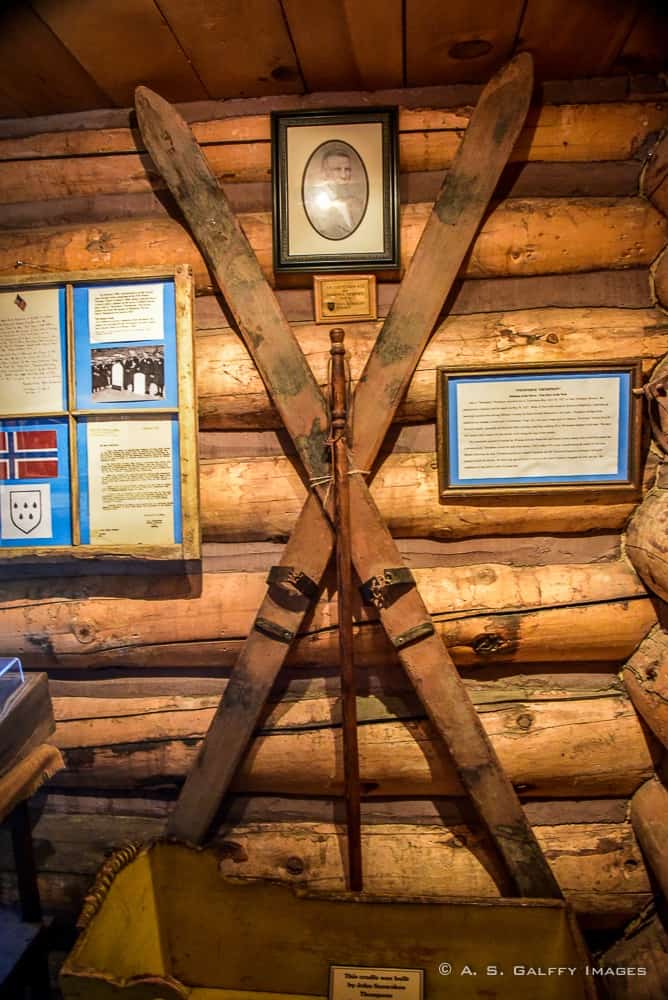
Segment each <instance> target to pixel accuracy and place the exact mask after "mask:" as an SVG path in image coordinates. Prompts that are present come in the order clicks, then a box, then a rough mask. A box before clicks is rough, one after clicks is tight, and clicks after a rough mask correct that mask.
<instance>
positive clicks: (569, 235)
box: [0, 198, 668, 294]
mask: <svg viewBox="0 0 668 1000" xmlns="http://www.w3.org/2000/svg"><path fill="white" fill-rule="evenodd" d="M430 211H431V205H424V204H414V205H407V206H404V208H403V209H402V223H401V241H402V267H404V268H405V267H406V266H407V265H408V263H409V261H410V260H411V258H412V256H413V253H414V252H415V247H416V245H417V242H418V240H419V238H420V236H421V234H422V231H423V229H424V226H425V223H426V221H427V217H428V214H429V212H430ZM239 222H240V224H241V226H242V229H243V230H244V232H245V234H246V236H247V237H248V239H249V242H250V244H251V246H252V248H253V250H254V251H255V254H256V255H257V257H258V260H259V262H260V266H261V267H262V270H263V271H264V273H265V275H266V276H267V277H269V278H271V277H272V255H271V220H270V217H269V215H268V214H266V213H250V214H242V215H240V216H239ZM667 239H668V219H666V218H665V217H664V216H663V215H662V214H661V213H660V212H658V211H657V210H656V209H655V208H654V207H653V206H652V205H650V204H649V203H648V202H645V201H643V200H642V199H640V198H621V199H605V198H587V199H570V198H556V199H550V198H534V199H512V200H508V201H505V202H502V203H500V204H499V205H498V206H497V207H496V208H495V209H494V210H493V211H492V212H491V214H490V215H489V216H488V217H487V220H486V222H485V224H484V225H483V227H482V229H481V231H480V233H479V235H478V237H477V239H476V241H475V243H474V245H473V248H472V251H471V253H470V254H469V257H468V260H467V262H466V263H465V265H464V267H463V269H462V274H463V275H465V276H467V277H475V278H485V277H504V276H527V275H538V274H569V273H575V272H582V271H592V270H607V269H612V270H616V269H620V268H621V269H625V268H630V267H643V266H646V265H649V264H650V263H651V262H652V261H653V260H654V259H655V257H656V256H657V254H658V253H659V252H660V251H661V250H662V249H663V247H664V246H665V243H666V240H667ZM166 258H169V259H171V260H173V261H178V262H180V263H182V264H188V265H191V266H192V268H193V273H194V279H195V286H196V289H197V291H198V293H200V294H201V293H202V292H210V291H212V290H213V282H212V280H211V277H210V275H209V273H208V271H207V270H206V267H205V265H204V262H203V260H202V257H201V255H200V254H199V252H198V251H197V250H196V248H195V246H194V244H193V242H192V239H191V238H190V236H189V235H188V234H187V232H186V230H185V229H184V228H183V226H182V225H180V224H179V223H178V222H175V221H173V220H171V219H133V220H110V221H108V222H105V223H100V224H98V225H90V226H86V225H72V226H53V227H46V228H34V229H23V230H10V231H0V274H3V275H11V276H12V277H14V278H16V280H17V281H20V268H19V269H18V270H17V261H23V262H24V264H25V266H26V268H27V269H28V270H30V267H29V265H36V264H37V265H39V267H44V268H47V269H48V270H50V271H66V270H75V271H78V270H90V271H92V272H94V271H95V270H96V269H99V268H107V269H108V268H122V267H135V268H136V267H142V266H148V265H157V264H162V263H163V262H164V260H165V259H166ZM306 283H307V284H308V281H306Z"/></svg>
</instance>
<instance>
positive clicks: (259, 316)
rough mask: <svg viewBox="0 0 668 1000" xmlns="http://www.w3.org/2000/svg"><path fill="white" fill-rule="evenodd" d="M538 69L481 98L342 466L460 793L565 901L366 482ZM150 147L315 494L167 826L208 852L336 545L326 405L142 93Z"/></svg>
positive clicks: (237, 239) (519, 69)
mask: <svg viewBox="0 0 668 1000" xmlns="http://www.w3.org/2000/svg"><path fill="white" fill-rule="evenodd" d="M531 86H532V62H531V57H530V56H529V55H527V54H526V53H525V54H521V55H519V56H517V57H515V59H513V60H512V61H511V62H510V63H509V64H508V65H507V66H506V67H505V68H504V69H503V70H502V71H501V72H500V73H498V74H497V75H496V76H495V77H494V78H493V79H492V80H491V81H490V82H489V84H488V85H487V86H486V88H485V89H484V91H483V93H482V95H481V97H480V100H479V102H478V106H477V108H476V110H475V112H474V114H473V116H472V119H471V122H470V124H469V126H468V128H467V130H466V133H465V135H464V138H463V140H462V143H461V145H460V148H459V151H458V154H457V157H456V159H455V162H454V163H453V166H452V169H451V170H450V171H449V173H448V175H447V177H446V180H445V182H444V185H443V188H442V190H441V192H440V194H439V196H438V198H437V200H436V203H435V205H434V208H433V210H432V213H431V215H430V217H429V220H428V222H427V225H426V227H425V230H424V233H423V235H422V237H421V239H420V242H419V244H418V246H417V249H416V251H415V254H414V257H413V260H412V261H411V264H410V266H409V268H408V270H407V272H406V275H405V277H404V279H403V281H402V283H401V285H400V288H399V291H398V294H397V296H396V299H395V301H394V303H393V305H392V308H391V310H390V313H389V315H388V317H387V319H386V321H385V323H384V325H383V328H382V330H381V332H380V334H379V336H378V339H377V341H376V343H375V346H374V348H373V350H372V352H371V354H370V356H369V359H368V361H367V364H366V366H365V368H364V372H363V373H362V376H361V379H360V382H359V384H358V387H357V390H356V393H355V397H354V402H353V412H354V427H353V443H352V454H351V456H350V468H351V469H352V470H357V472H355V473H354V474H353V475H351V477H350V504H351V515H352V524H353V561H354V564H355V570H356V573H357V575H358V577H359V579H360V581H362V582H363V586H362V592H363V595H365V596H366V598H367V600H368V601H369V602H370V603H374V604H375V605H376V607H377V608H378V611H379V615H380V620H381V622H382V625H383V628H384V629H385V631H386V633H387V635H388V636H389V638H390V640H391V642H392V644H393V645H394V647H395V649H396V650H397V653H398V655H399V658H400V660H401V663H402V665H403V667H404V669H405V670H406V672H407V674H408V676H409V677H410V679H411V681H412V683H413V685H414V687H415V690H416V692H417V694H418V696H419V697H420V699H421V701H422V703H423V705H424V707H425V710H426V712H427V714H428V716H429V718H430V720H431V722H432V724H433V726H434V728H435V729H436V731H437V733H438V734H439V736H440V738H441V739H442V741H443V743H444V744H445V747H446V749H447V751H448V754H449V756H450V757H451V759H452V761H453V763H454V766H455V768H456V771H457V774H458V776H459V779H460V781H461V784H462V786H463V788H464V790H465V791H466V793H467V794H468V795H469V796H470V798H471V800H472V801H473V803H474V805H475V807H476V809H477V812H478V814H479V816H480V818H481V819H482V821H483V823H484V825H485V826H486V827H487V829H488V831H489V833H490V835H491V837H492V839H493V841H494V843H495V845H496V847H497V849H498V852H499V854H500V857H501V860H502V862H503V864H504V867H505V871H506V874H507V876H508V879H509V891H510V892H511V893H512V894H519V895H522V896H530V897H560V896H561V892H560V890H559V887H558V885H557V883H556V880H555V879H554V876H553V875H552V872H551V870H550V868H549V866H548V864H547V862H546V860H545V858H544V857H543V854H542V852H541V850H540V847H539V845H538V843H537V841H536V839H535V836H534V834H533V831H532V830H531V827H530V825H529V824H528V822H527V820H526V817H525V815H524V812H523V811H522V808H521V805H520V803H519V800H518V798H517V795H516V793H515V791H514V789H513V786H512V784H511V783H510V781H509V779H508V777H507V776H506V774H505V773H504V771H503V769H502V768H501V766H500V763H499V761H498V758H497V756H496V753H495V751H494V749H493V747H492V745H491V742H490V741H489V738H488V737H487V735H486V733H485V731H484V729H483V727H482V724H481V722H480V719H479V717H478V715H477V713H476V711H475V708H474V707H473V705H472V703H471V701H470V699H469V697H468V694H467V692H466V689H465V688H464V685H463V683H462V681H461V678H460V677H459V674H458V672H457V669H456V667H455V665H454V663H453V662H452V659H451V658H450V656H449V653H448V651H447V649H446V647H445V645H444V643H443V641H442V640H441V638H440V636H438V635H437V634H436V632H435V630H434V626H433V624H432V621H431V618H430V615H429V613H428V611H427V609H426V607H425V605H424V602H423V601H422V598H421V597H420V594H419V592H418V590H417V588H416V586H415V581H414V579H413V577H412V574H411V572H410V570H409V569H407V568H406V567H405V566H404V565H403V561H402V558H401V555H400V553H399V551H398V549H397V546H396V544H395V542H394V540H393V539H392V537H391V535H390V533H389V531H388V529H387V527H386V525H385V523H384V522H383V520H382V518H381V516H380V514H379V512H378V510H377V508H376V505H375V503H374V501H373V499H372V497H371V495H370V493H369V490H368V488H367V485H366V482H365V479H364V476H365V473H366V471H368V470H369V469H370V468H371V466H372V464H373V462H374V461H375V459H376V456H377V454H378V451H379V449H380V446H381V443H382V441H383V438H384V437H385V434H386V432H387V430H388V428H389V426H390V424H391V422H392V419H393V417H394V415H395V412H396V409H397V407H398V405H399V403H400V401H401V398H402V396H403V394H404V392H405V389H406V387H407V385H408V383H409V381H410V379H411V377H412V375H413V372H414V370H415V367H416V366H417V363H418V361H419V359H420V356H421V354H422V351H423V350H424V347H425V345H426V343H427V341H428V338H429V336H430V334H431V331H432V329H433V327H434V325H435V323H436V320H437V318H438V315H439V313H440V310H441V309H442V306H443V303H444V301H445V299H446V298H447V295H448V293H449V291H450V289H451V287H452V285H453V283H454V280H455V278H456V276H457V273H458V271H459V268H460V266H461V263H462V260H463V258H464V256H465V254H466V252H467V250H468V248H469V246H470V245H471V243H472V241H473V238H474V236H475V233H476V231H477V229H478V227H479V225H480V222H481V220H482V217H483V215H484V212H485V210H486V209H487V206H488V204H489V201H490V198H491V196H492V193H493V191H494V188H495V186H496V183H497V181H498V178H499V175H500V173H501V171H502V169H503V167H504V166H505V164H506V162H507V160H508V157H509V155H510V152H511V150H512V147H513V145H514V143H515V140H516V138H517V135H518V134H519V131H520V129H521V127H522V124H523V122H524V118H525V116H526V112H527V110H528V105H529V100H530V95H531ZM136 106H137V116H138V120H139V125H140V129H141V133H142V136H143V138H144V141H145V144H146V147H147V149H148V151H149V152H150V154H151V156H152V158H153V160H154V162H155V164H156V166H157V167H158V169H159V170H160V171H161V173H162V175H163V177H164V179H165V181H166V183H167V185H168V187H169V188H170V190H171V191H172V194H173V195H174V197H175V198H176V200H177V201H178V203H179V205H180V207H181V209H182V211H183V213H184V215H185V217H186V219H187V221H188V222H189V224H190V227H191V229H192V232H193V234H194V236H195V239H196V240H197V243H198V245H199V248H200V250H201V252H202V254H203V256H204V257H205V259H206V261H207V263H208V264H209V267H210V269H211V271H212V273H213V274H214V276H215V278H216V280H217V283H218V285H219V287H220V289H221V291H222V293H223V295H224V297H225V300H226V302H227V304H228V306H229V308H230V309H231V311H232V313H233V315H234V318H235V320H236V322H237V325H238V327H239V331H240V333H241V335H242V337H243V339H244V342H245V344H246V346H247V348H248V350H249V352H250V354H251V356H252V357H253V359H254V361H255V363H256V365H257V367H258V369H259V371H260V374H261V375H262V378H263V380H264V382H265V384H266V386H267V388H268V391H269V392H270V394H271V396H272V398H273V401H274V404H275V405H276V407H277V409H278V411H279V413H280V415H281V418H282V420H283V422H284V424H285V426H286V428H287V430H288V432H289V434H290V436H291V438H292V440H293V442H294V445H295V447H296V449H297V453H298V455H299V456H300V458H301V461H302V464H303V466H304V469H305V472H306V475H307V477H308V479H309V481H310V483H311V486H312V492H311V494H310V495H309V497H308V499H307V501H306V503H305V505H304V507H303V509H302V512H301V514H300V516H299V519H298V522H297V525H296V527H295V529H294V531H293V533H292V536H291V537H290V539H289V541H288V544H287V546H286V548H285V551H284V554H283V557H282V559H281V562H280V564H279V565H278V566H275V567H272V569H271V571H270V573H269V577H268V580H267V582H268V584H269V587H268V590H267V593H266V595H265V598H264V600H263V602H262V605H261V607H260V609H259V612H258V615H257V617H256V619H255V622H254V624H253V628H252V629H251V631H250V634H249V636H248V638H247V640H246V642H245V644H244V647H243V649H242V651H241V653H240V655H239V657H238V659H237V662H236V663H235V666H234V669H233V672H232V675H231V677H230V680H229V682H228V685H227V687H226V689H225V692H224V695H223V697H222V699H221V702H220V704H219V706H218V709H217V711H216V714H215V716H214V719H213V721H212V723H211V726H210V728H209V732H208V734H207V736H206V738H205V740H204V742H203V744H202V747H201V749H200V752H199V755H198V757H197V760H196V762H195V764H194V765H193V767H192V770H191V772H190V774H189V775H188V778H187V780H186V783H185V785H184V787H183V789H182V792H181V796H180V798H179V801H178V803H177V805H176V807H175V809H174V811H173V813H172V815H171V817H170V821H169V824H168V828H167V833H168V835H169V836H173V837H178V838H181V839H185V840H189V841H192V842H195V843H198V842H201V841H202V840H203V839H204V837H205V836H206V833H207V832H208V829H209V827H210V825H211V823H212V821H213V819H214V816H215V814H216V812H217V810H218V807H219V805H220V802H221V801H222V799H223V797H224V795H225V794H226V792H227V790H228V788H229V786H230V783H231V781H232V778H233V776H234V773H235V771H236V769H237V767H238V765H239V763H240V761H241V758H242V756H243V754H244V752H245V749H246V747H247V745H248V743H249V741H250V739H251V738H252V735H253V732H254V730H255V728H256V726H257V723H258V721H259V718H260V714H261V712H262V709H263V707H264V705H265V703H266V700H267V698H268V696H269V692H270V690H271V688H272V685H273V683H274V680H275V679H276V676H277V674H278V672H279V670H280V668H281V666H282V665H283V663H284V661H285V658H286V656H287V654H288V652H289V649H290V645H291V643H292V642H293V641H294V639H295V637H296V635H297V633H298V631H299V628H300V626H301V624H302V622H303V620H304V617H305V615H306V613H307V611H308V610H309V608H310V607H311V606H312V604H313V602H314V601H315V600H317V597H318V594H319V586H320V582H321V580H322V577H323V575H324V573H325V569H326V567H327V564H328V562H329V559H330V556H331V554H332V550H333V547H334V536H333V531H332V526H331V521H330V517H331V507H332V505H331V502H330V499H329V490H328V488H327V483H328V481H329V480H330V477H331V469H330V466H329V462H328V454H327V447H326V440H327V436H328V428H329V411H328V406H327V403H326V401H325V399H324V397H323V395H322V392H321V390H320V387H319V386H318V384H317V382H316V380H315V378H314V376H313V373H312V371H311V369H310V367H309V365H308V363H307V361H306V359H305V358H304V355H303V354H302V351H301V348H300V347H299V345H298V343H297V340H296V338H295V337H294V334H293V332H292V330H291V329H290V326H289V325H288V323H287V321H286V319H285V317H284V316H283V313H282V311H281V309H280V306H279V304H278V302H277V300H276V298H275V296H274V294H273V292H272V290H271V288H270V287H269V285H268V283H267V282H266V280H265V278H264V276H263V275H262V272H261V270H260V267H259V264H258V262H257V259H256V257H255V255H254V253H253V251H252V249H251V247H250V245H249V244H248V242H247V240H246V237H245V236H244V234H243V232H242V231H241V228H240V226H239V224H238V222H237V220H236V218H235V216H234V213H233V212H232V211H231V209H230V207H229V205H228V203H227V199H226V198H225V195H224V193H223V191H222V190H221V188H220V187H219V185H218V183H217V181H216V178H215V177H214V175H213V174H212V172H211V170H210V168H209V166H208V164H207V162H206V160H205V159H204V157H203V155H202V153H201V150H200V148H199V146H198V144H197V142H196V141H195V139H194V138H193V136H192V134H191V132H190V130H189V128H188V126H187V125H186V124H185V122H184V121H183V120H182V119H181V118H180V116H179V115H178V114H177V113H176V112H175V111H174V109H173V108H172V107H171V106H170V105H169V104H168V103H167V102H166V101H164V100H163V99H162V98H160V97H158V96H157V95H156V94H153V93H152V92H151V91H149V90H147V89H146V88H144V87H140V88H138V90H137V93H136Z"/></svg>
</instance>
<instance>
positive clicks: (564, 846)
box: [0, 812, 651, 928]
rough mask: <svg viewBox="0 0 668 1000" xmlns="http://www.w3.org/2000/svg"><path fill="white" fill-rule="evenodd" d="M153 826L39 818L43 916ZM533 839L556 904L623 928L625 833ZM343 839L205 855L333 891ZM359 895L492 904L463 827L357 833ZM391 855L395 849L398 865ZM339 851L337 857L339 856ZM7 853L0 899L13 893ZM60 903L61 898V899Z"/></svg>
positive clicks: (266, 831) (480, 842) (156, 827)
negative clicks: (557, 888) (107, 856)
mask: <svg viewBox="0 0 668 1000" xmlns="http://www.w3.org/2000/svg"><path fill="white" fill-rule="evenodd" d="M163 830H164V822H163V820H161V819H149V818H146V817H142V818H138V817H133V816H116V817H114V821H113V823H110V822H109V819H108V817H106V816H91V815H82V816H78V815H74V816H63V815H58V814H52V813H49V812H45V813H43V814H42V816H41V817H40V818H39V820H38V821H37V823H36V825H35V829H34V833H33V837H34V840H35V843H36V848H37V857H38V863H39V864H40V866H41V875H40V879H41V888H42V891H43V893H44V897H45V899H46V902H47V905H49V907H50V908H55V909H60V910H65V911H66V912H69V913H74V912H75V911H76V910H77V909H78V907H79V905H80V903H81V895H80V893H82V891H83V890H84V889H85V887H86V886H87V885H89V884H90V880H91V877H92V875H93V873H94V872H95V870H96V869H97V867H98V865H99V864H100V862H101V861H102V859H103V855H104V853H105V852H109V851H111V850H113V849H114V848H115V847H118V846H121V844H122V843H123V842H127V841H128V840H140V841H144V840H147V839H151V838H152V837H156V836H160V835H161V834H162V832H163ZM535 832H536V836H537V838H538V841H539V843H540V846H541V847H542V849H543V851H544V852H545V853H546V856H547V857H548V858H549V861H550V864H551V866H552V868H553V870H554V873H555V876H556V878H557V880H558V882H559V884H560V885H561V887H562V889H563V890H564V895H565V896H566V899H567V900H568V901H569V902H570V903H571V904H572V905H573V907H574V909H575V911H576V912H577V913H578V914H579V915H580V917H581V918H584V921H585V923H586V924H587V925H589V926H593V927H599V928H602V927H616V926H619V925H620V924H623V923H625V922H628V920H629V919H630V918H631V917H633V916H635V915H636V914H637V913H638V912H639V911H640V910H641V909H642V907H643V906H644V905H646V904H647V903H648V902H649V900H650V899H651V888H650V885H649V881H648V877H647V872H646V870H645V866H644V863H643V860H642V855H641V854H640V850H639V848H638V845H637V843H636V841H635V838H634V836H633V832H632V830H631V827H630V824H628V823H617V824H610V823H595V822H592V823H582V824H572V825H560V826H554V827H553V826H547V825H543V826H537V827H535ZM343 837H344V831H343V829H342V827H341V826H333V825H332V824H331V823H308V822H294V821H293V822H279V823H273V824H258V823H253V824H251V825H246V824H243V823H239V824H234V825H227V826H225V827H224V828H222V829H221V830H220V832H219V835H218V837H217V839H216V842H215V845H214V846H215V847H217V848H218V850H219V851H220V852H221V854H222V860H221V870H222V871H223V873H224V874H228V875H232V876H244V877H253V878H258V877H261V878H269V879H274V880H275V879H279V880H280V881H283V882H288V883H291V884H293V885H296V886H312V887H314V888H318V889H321V890H322V889H340V888H341V886H342V885H343V870H342V861H341V859H342V857H343V856H344V855H345V849H344V848H343V845H342V838H343ZM363 842H364V846H365V848H366V850H365V857H366V858H367V859H368V860H367V865H366V868H365V888H367V889H368V890H369V891H370V892H375V893H380V894H384V895H388V894H396V895H405V894H409V895H411V896H415V895H420V894H424V895H429V896H435V895H437V896H440V895H443V896H465V897H488V898H490V897H495V896H497V895H498V889H497V888H496V884H495V880H494V879H495V875H496V867H495V861H494V858H493V856H491V854H490V851H489V847H488V845H487V844H486V842H485V840H484V838H483V837H482V835H481V834H480V833H479V832H477V831H474V830H472V829H471V828H470V827H469V826H468V825H461V824H458V825H455V824H448V825H447V826H446V827H445V828H444V826H443V823H442V821H440V820H436V821H435V823H434V825H433V826H429V825H422V826H415V825H413V824H408V823H405V824H403V825H402V824H391V825H387V826H385V825H382V824H377V825H374V826H373V827H371V828H369V827H366V826H365V827H364V828H363ZM397 845H400V847H401V860H400V863H399V862H398V858H397V853H396V852H397ZM342 848H343V849H342ZM8 861H9V858H8V852H7V850H6V847H5V850H4V851H3V852H2V854H1V855H0V866H1V868H2V869H4V871H3V873H2V875H1V877H0V892H1V893H2V895H3V896H4V897H8V896H9V894H10V892H11V891H12V889H13V888H14V887H13V884H12V880H11V876H10V875H9V874H7V872H8V869H9V864H8ZM68 896H69V898H68Z"/></svg>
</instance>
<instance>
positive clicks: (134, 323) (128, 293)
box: [88, 283, 165, 344]
mask: <svg viewBox="0 0 668 1000" xmlns="http://www.w3.org/2000/svg"><path fill="white" fill-rule="evenodd" d="M162 289H163V286H162V284H159V283H153V284H145V285H135V284H126V285H112V286H102V287H100V288H94V287H91V288H89V290H88V330H89V335H90V342H91V344H116V343H120V342H122V341H126V340H163V339H164V335H165V332H164V306H163V298H162Z"/></svg>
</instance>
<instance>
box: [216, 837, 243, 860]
mask: <svg viewBox="0 0 668 1000" xmlns="http://www.w3.org/2000/svg"><path fill="white" fill-rule="evenodd" d="M220 856H221V859H222V860H223V861H228V860H229V861H234V863H235V865H239V864H241V863H242V862H244V861H248V853H247V852H246V850H245V848H244V847H242V845H241V844H239V843H237V841H236V840H224V841H223V843H222V844H221V845H220Z"/></svg>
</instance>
